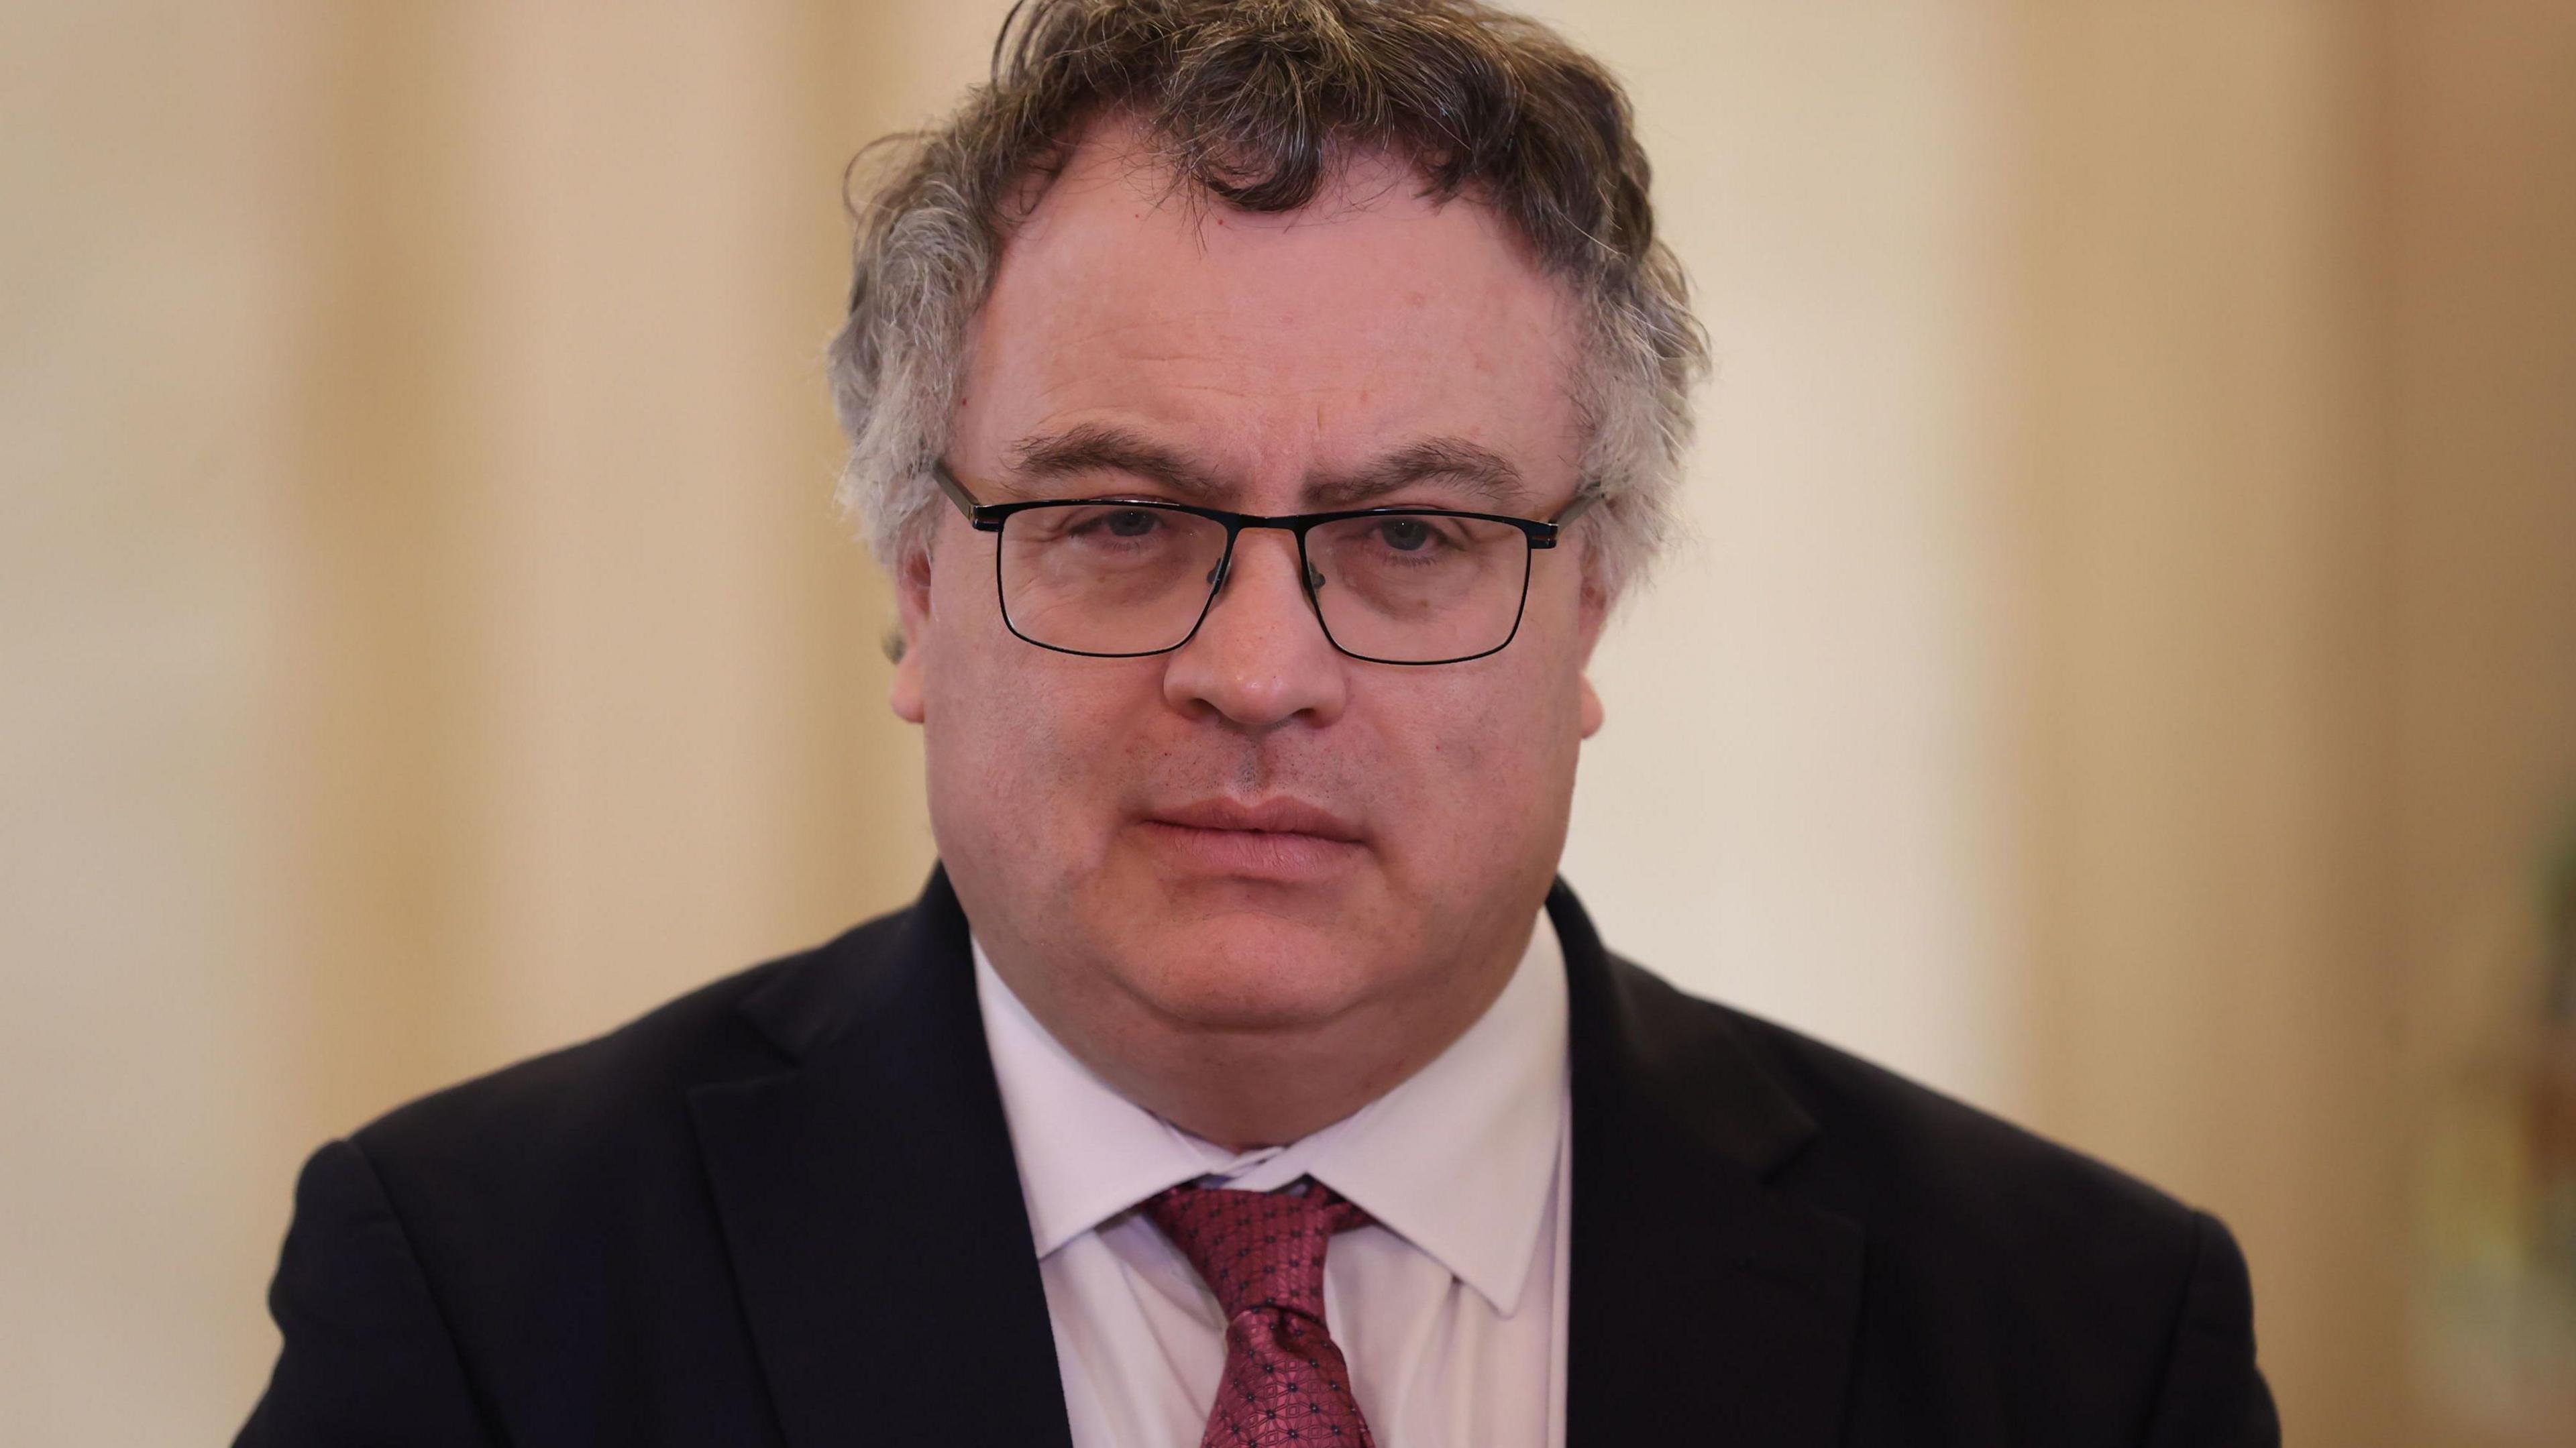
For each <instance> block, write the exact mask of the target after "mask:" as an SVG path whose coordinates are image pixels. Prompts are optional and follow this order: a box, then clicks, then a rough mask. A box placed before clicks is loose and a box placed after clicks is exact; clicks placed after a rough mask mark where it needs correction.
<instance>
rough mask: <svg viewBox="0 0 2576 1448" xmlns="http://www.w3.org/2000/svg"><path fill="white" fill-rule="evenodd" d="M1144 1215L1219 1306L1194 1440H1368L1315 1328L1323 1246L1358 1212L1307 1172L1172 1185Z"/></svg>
mask: <svg viewBox="0 0 2576 1448" xmlns="http://www.w3.org/2000/svg"><path fill="white" fill-rule="evenodd" d="M1145 1214H1146V1215H1147V1216H1150V1217H1152V1218H1153V1219H1154V1225H1155V1226H1158V1227H1160V1228H1162V1229H1163V1235H1164V1236H1166V1237H1169V1238H1170V1239H1171V1240H1172V1245H1173V1246H1175V1247H1178V1248H1180V1249H1181V1255H1183V1256H1185V1257H1187V1258H1189V1259H1190V1264H1191V1265H1192V1266H1194V1267H1196V1268H1198V1269H1199V1276H1200V1277H1201V1278H1203V1279H1205V1280H1206V1282H1207V1285H1208V1286H1209V1287H1210V1288H1211V1289H1213V1290H1214V1291H1215V1293H1216V1300H1217V1305H1218V1306H1219V1307H1221V1308H1223V1309H1224V1311H1225V1376H1224V1378H1223V1379H1222V1380H1221V1381H1220V1382H1219V1383H1218V1384H1217V1390H1216V1406H1215V1408H1213V1409H1212V1410H1210V1412H1209V1413H1208V1423H1207V1431H1206V1432H1205V1433H1204V1434H1202V1435H1200V1438H1199V1443H1200V1445H1201V1448H1281V1445H1284V1444H1295V1445H1297V1448H1375V1445H1376V1441H1377V1440H1375V1439H1374V1438H1372V1437H1370V1436H1369V1430H1368V1424H1366V1423H1364V1422H1362V1421H1360V1405H1359V1403H1358V1401H1357V1400H1356V1399H1354V1398H1353V1397H1352V1396H1351V1370H1350V1366H1349V1364H1347V1363H1345V1362H1344V1361H1343V1360H1342V1350H1341V1349H1340V1348H1339V1347H1336V1346H1334V1344H1333V1339H1332V1335H1331V1334H1330V1333H1328V1332H1326V1331H1325V1330H1324V1248H1325V1245H1326V1244H1327V1243H1329V1242H1330V1241H1331V1240H1332V1236H1333V1234H1334V1233H1335V1232H1347V1231H1349V1230H1350V1229H1351V1228H1353V1227H1364V1226H1366V1225H1368V1222H1369V1215H1368V1213H1366V1212H1363V1211H1361V1210H1360V1209H1359V1208H1358V1207H1355V1206H1353V1205H1351V1204H1350V1203H1349V1202H1346V1201H1344V1200H1342V1198H1341V1197H1339V1196H1337V1195H1335V1194H1334V1192H1333V1190H1332V1188H1330V1187H1327V1186H1325V1185H1324V1184H1323V1183H1321V1182H1312V1181H1311V1180H1310V1185H1309V1186H1308V1187H1307V1190H1306V1193H1305V1195H1303V1196H1297V1195H1294V1194H1292V1193H1288V1192H1242V1191H1229V1190H1225V1189H1221V1188H1210V1187H1174V1188H1172V1189H1171V1190H1170V1191H1167V1192H1164V1193H1163V1194H1161V1195H1160V1196H1157V1197H1155V1198H1153V1199H1152V1200H1150V1201H1148V1202H1146V1203H1145Z"/></svg>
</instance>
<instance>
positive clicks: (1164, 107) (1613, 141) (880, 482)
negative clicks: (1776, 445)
mask: <svg viewBox="0 0 2576 1448" xmlns="http://www.w3.org/2000/svg"><path fill="white" fill-rule="evenodd" d="M1113 113H1115V114H1121V115H1127V116H1132V117H1134V118H1135V119H1136V120H1138V121H1139V122H1141V128H1140V129H1141V133H1142V134H1143V135H1145V136H1147V137H1149V138H1150V141H1149V144H1151V145H1153V146H1154V147H1155V148H1156V150H1157V152H1158V155H1157V157H1156V159H1158V160H1160V161H1162V162H1164V163H1166V164H1167V165H1168V166H1169V167H1170V168H1171V169H1172V171H1173V173H1174V174H1175V176H1176V178H1178V181H1179V183H1180V184H1183V185H1185V186H1188V187H1191V188H1194V189H1195V190H1196V191H1197V192H1198V193H1200V194H1202V195H1204V196H1206V197H1208V198H1210V199H1212V200H1214V201H1216V202H1218V203H1221V204H1225V205H1229V206H1234V207H1239V208H1242V209H1245V210H1250V211H1265V212H1282V211H1293V210H1296V209H1297V208H1299V207H1301V206H1303V205H1305V204H1306V203H1307V202H1308V201H1310V200H1312V199H1313V197H1314V196H1315V194H1316V193H1317V190H1318V189H1319V187H1320V186H1321V185H1322V183H1323V181H1324V180H1325V178H1326V175H1327V173H1328V171H1329V169H1330V167H1331V166H1332V165H1333V164H1334V158H1335V157H1336V156H1337V155H1341V154H1347V153H1349V152H1350V151H1352V150H1355V149H1358V150H1368V151H1379V152H1385V153H1388V154H1392V155H1395V156H1398V157H1401V158H1403V159H1405V160H1407V161H1409V162H1410V163H1411V164H1412V166H1413V167H1414V169H1415V170H1416V171H1418V172H1419V173H1420V175H1421V177H1422V182H1423V190H1424V194H1425V195H1427V196H1429V197H1431V198H1433V199H1435V200H1446V199H1449V198H1453V197H1457V196H1461V195H1466V196H1468V197H1470V199H1472V200H1474V201H1477V202H1480V203H1482V204H1485V205H1487V206H1490V207H1492V208H1493V209H1494V210H1495V212H1496V213H1497V214H1499V215H1500V216H1502V217H1503V218H1504V219H1505V221H1506V222H1507V223H1508V224H1509V227H1510V229H1511V230H1512V231H1513V232H1514V233H1515V234H1516V235H1517V236H1518V238H1519V239H1520V240H1521V241H1522V242H1523V243H1524V244H1526V245H1527V246H1528V247H1529V249H1530V252H1531V255H1532V256H1533V257H1534V258H1535V259H1536V260H1537V261H1538V263H1539V265H1540V266H1541V268H1542V269H1543V270H1544V271H1545V272H1547V273H1548V274H1550V275H1553V276H1555V277H1557V278H1559V279H1560V280H1561V281H1562V282H1564V283H1565V284H1566V285H1568V286H1569V288H1570V289H1571V290H1572V292H1573V294H1574V296H1575V297H1576V299H1577V301H1578V302H1579V303H1580V310H1581V313H1582V315H1583V318H1584V325H1583V331H1584V333H1585V338H1584V340H1585V343H1586V348H1587V352H1588V357H1589V363H1588V365H1586V366H1584V367H1581V368H1579V369H1578V371H1579V373H1580V375H1579V376H1578V377H1577V378H1576V379H1575V398H1576V402H1577V404H1578V405H1579V406H1580V407H1581V409H1582V412H1583V416H1584V421H1585V422H1586V424H1587V426H1588V438H1587V442H1586V447H1585V456H1584V470H1585V478H1586V481H1587V482H1588V483H1589V484H1590V485H1592V486H1594V487H1596V488H1598V489H1599V490H1600V492H1601V494H1602V504H1601V506H1599V507H1596V508H1594V509H1593V510H1592V511H1591V512H1590V513H1589V514H1587V515H1586V516H1585V517H1584V518H1583V519H1582V520H1581V521H1580V522H1579V523H1578V524H1577V525H1576V526H1577V527H1578V528H1579V529H1582V530H1584V531H1585V534H1586V542H1587V547H1586V550H1585V551H1586V556H1587V558H1588V559H1589V561H1590V567H1591V569H1592V575H1591V576H1592V578H1593V580H1594V582H1595V584H1596V585H1597V586H1598V587H1600V588H1602V589H1603V590H1604V591H1605V592H1606V593H1607V594H1608V595H1610V596H1611V597H1614V598H1615V597H1616V596H1617V595H1618V594H1619V593H1620V592H1621V590H1622V589H1623V588H1624V587H1625V586H1626V585H1627V584H1628V583H1630V582H1632V581H1633V580H1634V579H1635V578H1636V577H1637V576H1638V575H1639V573H1640V572H1641V571H1642V570H1643V569H1644V567H1645V566H1646V565H1647V564H1648V563H1649V562H1650V561H1651V560H1652V558H1653V557H1654V555H1655V553H1656V552H1657V550H1658V549H1659V548H1660V546H1661V545H1662V543H1663V542H1664V540H1665V539H1666V537H1667V536H1668V535H1669V533H1670V531H1671V529H1672V524H1673V513H1674V507H1673V494H1674V491H1675V489H1676V487H1677V485H1678V482H1679V479H1680V473H1681V465H1682V460H1683V456H1684V453H1685V452H1686V450H1687V449H1688V447H1689V443H1690V436H1691V391H1692V388H1693V386H1694V385H1695V384H1696V383H1697V381H1698V380H1699V378H1700V376H1701V374H1702V373H1704V372H1705V371H1706V369H1707V357H1708V347H1707V339H1706V335H1705V333H1704V332H1703V331H1702V329H1701V327H1700V325H1699V323H1698V321H1697V320H1696V319H1695V318H1694V317H1693V316H1692V315H1691V310H1690V299H1689V284H1688V281H1687V279H1686V278H1685V276H1684V275H1683V272H1682V267H1681V263H1680V262H1679V261H1678V260H1677V259H1676V258H1675V257H1674V256H1673V254H1672V252H1671V250H1670V249H1669V248H1668V247H1666V246H1665V245H1664V244H1663V243H1662V242H1661V241H1659V240H1658V239H1657V238H1656V236H1655V232H1654V212H1653V208H1652V206H1651V205H1650V203H1649V201H1648V199H1647V193H1648V183H1649V179H1650V172H1649V168H1648V166H1647V163H1646V158H1645V154H1644V152H1643V150H1642V149H1641V148H1640V147H1639V145H1638V143H1637V140H1636V135H1635V127H1634V124H1633V121H1632V118H1631V116H1630V113H1629V108H1628V101H1627V97H1626V95H1625V94H1624V93H1623V92H1622V91H1621V90H1620V88H1619V86H1618V83H1617V82H1616V81H1614V80H1612V79H1611V78H1610V76H1609V75H1608V73H1607V72H1605V71H1604V70H1603V69H1602V68H1601V67H1600V65H1599V64H1598V63H1597V62H1595V61H1593V60H1592V59H1591V58H1590V57H1588V56H1586V55H1584V54H1582V53H1581V52H1579V51H1577V50H1575V49H1574V48H1573V47H1572V46H1570V45H1568V44H1567V43H1566V42H1565V41H1564V40H1562V39H1561V38H1559V37H1558V36H1557V35H1556V34H1555V33H1554V32H1553V31H1551V30H1549V29H1547V28H1546V27H1545V26H1542V25H1540V24H1538V23H1537V22H1535V21H1532V20H1528V19H1525V18H1522V17H1519V16H1514V15H1509V14H1506V13H1504V12H1502V11H1499V10H1495V9H1492V8H1490V7H1488V6H1486V5H1483V4H1480V3H1476V0H1022V3H1021V4H1019V5H1018V6H1016V7H1015V8H1014V9H1013V10H1012V12H1011V15H1010V17H1009V18H1008V19H1006V20H1005V21H1004V22H1003V26H1002V31H1001V34H1000V35H999V36H998V37H997V38H996V39H995V42H994V48H993V70H992V78H991V80H990V81H989V82H987V83H986V84H983V85H980V86H977V87H975V88H974V89H973V90H972V91H970V92H969V93H968V95H967V97H966V99H965V101H964V103H963V104H962V105H961V106H959V108H958V109H957V110H956V111H955V112H954V113H953V114H952V115H950V116H949V117H948V118H947V119H946V120H945V121H944V122H943V123H941V124H939V125H937V126H934V127H932V128H930V129H927V130H923V131H919V132H914V133H911V134H908V135H904V136H898V137H893V138H890V139H889V141H888V142H884V143H880V145H879V146H878V147H872V148H870V151H869V152H867V153H862V156H861V158H860V159H861V161H862V162H868V163H871V164H870V165H869V166H868V167H867V179H866V181H865V183H864V184H863V185H860V186H857V187H855V188H854V192H853V200H852V203H851V218H852V224H853V230H854V232H855V241H854V243H853V246H852V280H851V287H850V304H849V315H848V318H847V320H846V322H845V323H844V324H843V326H842V328H841V330H840V333H839V335H838V336H836V337H835V338H834V339H833V341H832V345H831V350H830V376H831V387H832V400H833V404H834V407H835V409H836V410H837V411H838V412H839V414H840V419H841V426H842V430H843V431H844V432H845V433H846V434H847V435H848V437H849V441H850V450H849V456H848V460H847V462H846V464H845V465H844V467H843V469H842V474H841V482H840V489H839V496H840V502H841V506H842V507H843V509H844V510H845V511H846V512H847V513H849V514H850V515H852V516H855V517H856V518H858V519H860V520H861V521H862V524H863V527H864V529H865V532H866V535H867V538H868V541H869V543H870V545H871V546H872V547H873V548H874V549H875V551H876V554H877V556H878V557H879V558H880V559H881V560H883V561H884V562H885V563H886V564H887V565H888V566H889V567H900V566H901V564H902V561H903V559H904V558H905V557H907V556H908V555H909V554H911V553H912V552H913V551H914V550H916V549H919V548H922V547H924V546H926V545H927V542H928V539H929V536H930V533H931V530H932V528H933V527H934V525H935V523H936V513H935V511H934V510H935V509H936V508H937V507H938V506H939V505H940V495H939V493H938V491H937V489H936V487H935V486H934V485H933V483H932V481H931V476H930V469H931V466H932V464H933V463H934V462H935V461H936V460H937V459H938V458H939V457H940V455H941V454H942V453H943V452H945V451H946V449H947V446H948V435H949V428H950V420H951V417H952V415H953V413H954V411H955V408H956V402H957V391H958V386H959V382H960V371H961V368H962V365H963V361H964V357H965V351H966V337H967V334H968V329H969V327H970V326H971V324H972V322H973V319H974V315H975V312H976V309H977V308H979V307H980V306H982V305H983V300H984V297H985V295H986V293H987V291H988V290H989V288H990V286H991V283H992V278H993V273H994V268H995V265H996V263H997V262H998V260H999V258H1000V256H1001V250H1002V247H1003V245H1004V244H1005V243H1006V242H1007V240H1008V239H1009V234H1010V230H1011V226H1012V224H1013V223H1014V221H1015V220H1016V219H1017V218H1018V217H1019V216H1020V215H1023V214H1025V209H1026V207H1027V206H1029V205H1031V204H1033V199H1032V198H1031V195H1030V186H1029V184H1028V183H1030V182H1031V181H1033V180H1034V181H1037V182H1040V183H1043V182H1044V181H1046V180H1047V179H1049V178H1051V177H1052V176H1053V175H1055V174H1056V173H1057V172H1058V171H1059V170H1060V169H1061V168H1062V166H1063V164H1064V161H1065V159H1066V154H1067V150H1068V148H1069V147H1071V146H1072V145H1074V144H1075V143H1076V142H1077V140H1078V139H1079V133H1080V131H1081V128H1082V127H1083V126H1084V125H1085V124H1086V123H1088V122H1090V121H1092V120H1094V119H1096V118H1098V117H1101V116H1103V115H1107V114H1113ZM853 169H854V175H855V174H857V172H858V167H857V166H855V165H854V168H853Z"/></svg>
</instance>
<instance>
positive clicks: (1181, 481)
mask: <svg viewBox="0 0 2576 1448" xmlns="http://www.w3.org/2000/svg"><path fill="white" fill-rule="evenodd" d="M1011 455H1012V456H1013V457H1014V458H1015V459H1016V460H1017V461H1016V464H1015V465H1014V467H1013V468H1012V472H1013V473H1014V474H1015V475H1016V476H1017V477H1018V478H1019V479H1020V480H1021V481H1022V482H1023V483H1037V482H1043V481H1045V480H1047V479H1050V478H1063V477H1071V476H1073V475H1075V474H1077V473H1097V472H1108V473H1127V474H1130V475H1132V476H1135V477H1139V478H1143V479H1146V480H1147V481H1149V482H1155V483H1160V484H1162V485H1163V486H1164V487H1167V488H1170V489H1171V490H1172V491H1174V492H1176V493H1185V494H1188V495H1190V496H1191V497H1194V498H1197V499H1201V500H1204V499H1206V498H1208V497H1210V496H1212V495H1214V494H1216V493H1218V492H1220V491H1222V490H1223V485H1222V484H1220V483H1219V482H1218V481H1217V480H1216V479H1215V478H1214V477H1213V476H1211V475H1210V474H1209V473H1208V471H1207V470H1206V469H1205V468H1202V467H1200V466H1199V465H1197V464H1196V463H1193V462H1191V461H1190V460H1189V459H1188V458H1187V457H1186V456H1184V455H1183V454H1182V453H1180V452H1179V451H1177V450H1176V449H1173V448H1168V447H1165V446H1163V445H1162V444H1161V443H1158V442H1155V441H1153V440H1151V439H1149V438H1145V437H1142V436H1139V435H1138V434H1136V433H1132V432H1129V431H1127V430H1126V429H1125V428H1120V427H1111V426H1108V425H1106V424H1102V423H1088V422H1087V423H1083V424H1080V425H1079V426H1075V427H1069V428H1066V429H1065V430H1064V431H1062V432H1058V433H1042V434H1039V435H1038V436H1035V437H1028V438H1023V439H1021V440H1020V441H1019V442H1018V443H1016V444H1014V445H1013V446H1012V448H1011ZM1032 496H1034V494H1032Z"/></svg>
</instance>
